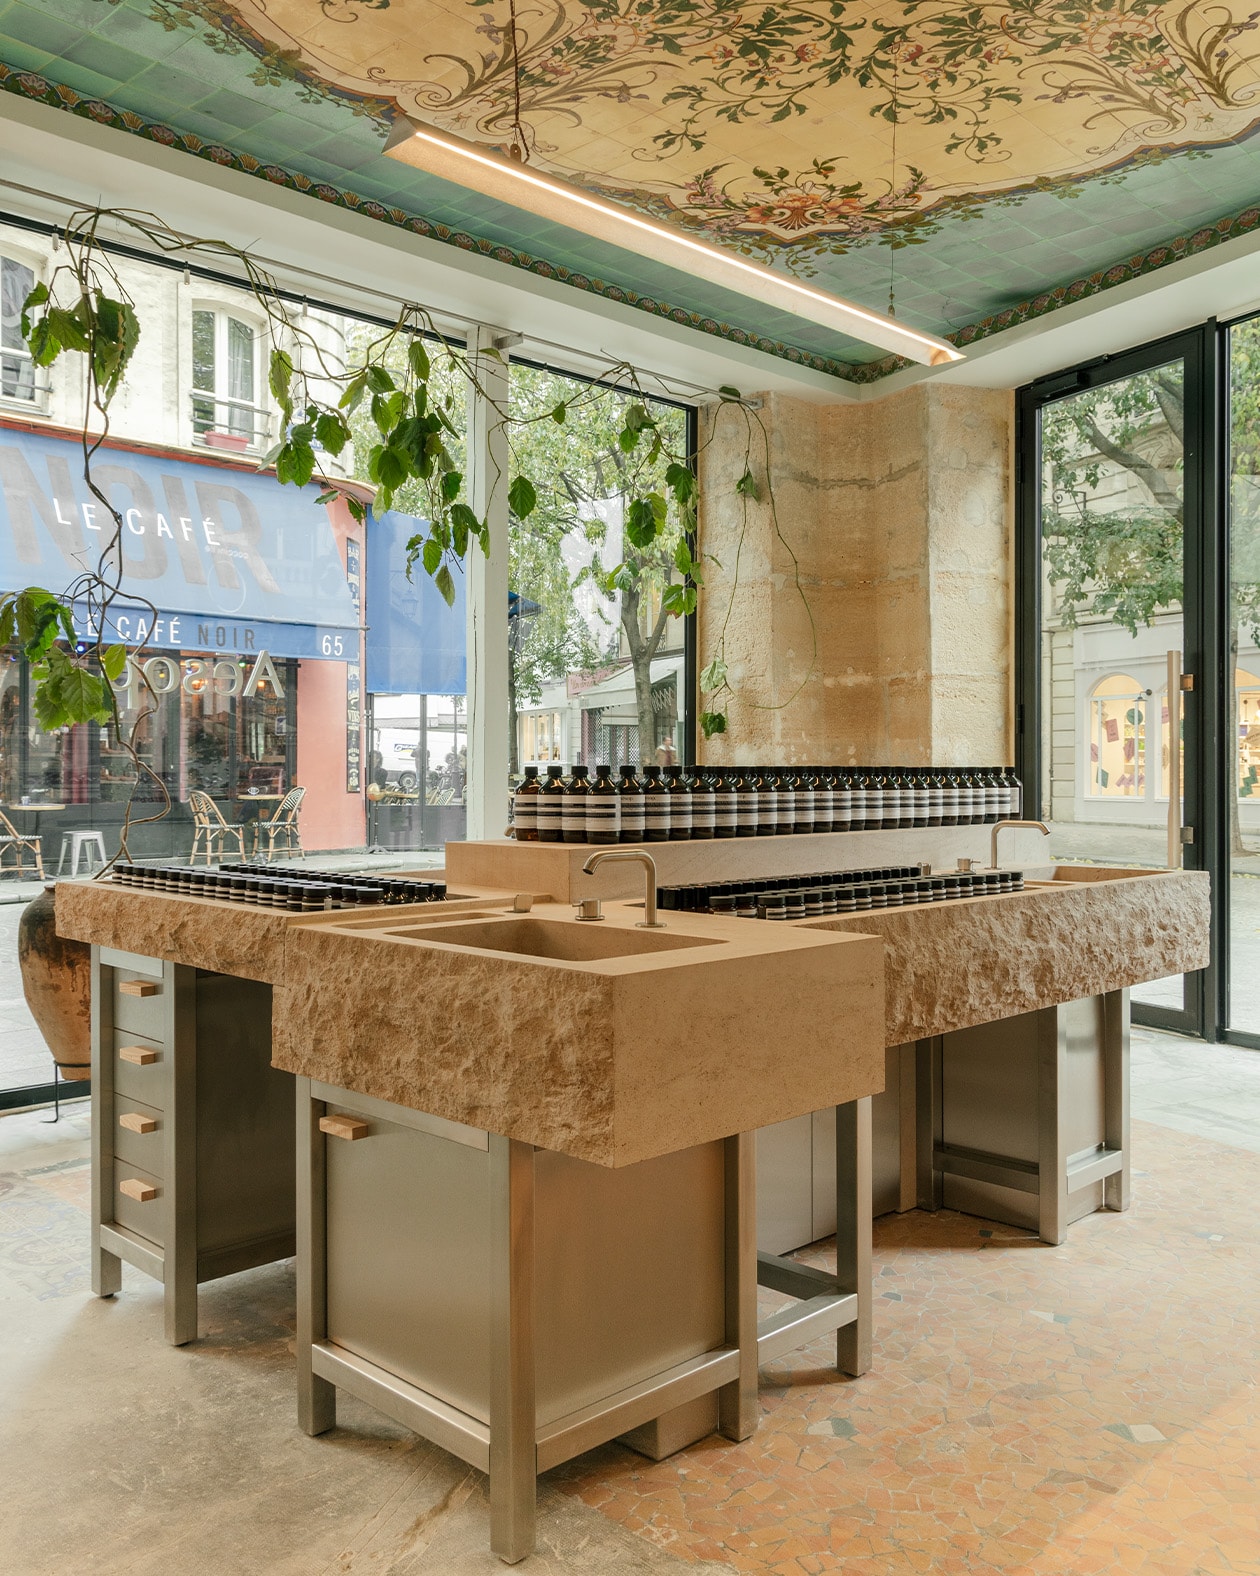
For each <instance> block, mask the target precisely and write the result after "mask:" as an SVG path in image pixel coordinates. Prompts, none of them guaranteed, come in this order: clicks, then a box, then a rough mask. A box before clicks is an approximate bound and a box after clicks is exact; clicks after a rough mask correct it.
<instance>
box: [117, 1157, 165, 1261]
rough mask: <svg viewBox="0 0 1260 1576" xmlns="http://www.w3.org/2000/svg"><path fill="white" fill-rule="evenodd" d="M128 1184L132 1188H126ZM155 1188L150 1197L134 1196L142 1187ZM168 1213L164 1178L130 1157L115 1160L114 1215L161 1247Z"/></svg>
mask: <svg viewBox="0 0 1260 1576" xmlns="http://www.w3.org/2000/svg"><path fill="white" fill-rule="evenodd" d="M124 1188H127V1189H129V1191H127V1192H124V1191H123V1189H124ZM141 1190H144V1191H148V1192H151V1194H152V1197H150V1198H147V1199H145V1198H137V1197H134V1196H133V1193H134V1192H138V1191H141ZM165 1217H166V1201H165V1190H164V1188H163V1186H162V1179H161V1178H160V1177H155V1176H153V1175H151V1173H149V1172H148V1171H145V1170H143V1169H142V1168H141V1167H140V1166H135V1165H132V1164H131V1162H130V1161H127V1160H121V1159H116V1160H115V1161H114V1219H115V1220H116V1221H117V1222H118V1224H119V1225H120V1226H126V1227H127V1229H128V1230H129V1231H134V1232H135V1233H136V1235H137V1236H141V1237H144V1238H145V1239H146V1240H147V1241H149V1242H152V1243H154V1244H155V1245H156V1246H157V1247H159V1248H160V1247H161V1246H162V1238H163V1235H164V1233H163V1230H162V1226H163V1222H164V1220H165Z"/></svg>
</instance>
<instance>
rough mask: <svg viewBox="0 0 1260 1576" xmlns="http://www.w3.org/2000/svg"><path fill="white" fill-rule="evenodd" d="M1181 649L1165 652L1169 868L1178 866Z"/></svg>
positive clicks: (1178, 867)
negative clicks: (1166, 669)
mask: <svg viewBox="0 0 1260 1576" xmlns="http://www.w3.org/2000/svg"><path fill="white" fill-rule="evenodd" d="M1182 690H1183V685H1182V678H1181V653H1180V651H1170V652H1169V653H1168V868H1169V869H1170V870H1180V869H1181V850H1182V846H1183V842H1184V838H1183V835H1182V825H1181V696H1182Z"/></svg>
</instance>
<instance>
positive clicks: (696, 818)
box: [687, 769, 717, 841]
mask: <svg viewBox="0 0 1260 1576" xmlns="http://www.w3.org/2000/svg"><path fill="white" fill-rule="evenodd" d="M687 787H688V793H689V795H690V798H691V835H692V837H693V838H694V839H696V840H697V841H698V840H700V839H701V838H703V839H705V840H706V841H707V840H708V839H709V838H711V837H712V836H713V835H714V833H715V831H716V829H717V828H716V821H717V804H716V799H717V795H716V794H715V793H714V791H713V784H712V782H711V781H710V780H709V774H708V773H707V772H704V771H702V770H700V769H697V770H695V771H693V772H692V774H691V781H690V782H689V783H688V785H687Z"/></svg>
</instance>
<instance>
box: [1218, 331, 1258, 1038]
mask: <svg viewBox="0 0 1260 1576" xmlns="http://www.w3.org/2000/svg"><path fill="white" fill-rule="evenodd" d="M1227 353H1228V358H1229V359H1228V367H1229V377H1228V390H1229V394H1228V397H1229V420H1228V424H1227V432H1228V443H1229V465H1228V491H1227V498H1226V501H1227V506H1228V511H1229V595H1228V598H1227V602H1226V620H1227V622H1226V641H1227V654H1226V657H1225V662H1224V667H1225V671H1226V675H1227V679H1228V683H1227V688H1226V695H1225V708H1226V710H1225V727H1224V730H1223V736H1224V739H1225V751H1226V759H1225V769H1224V777H1225V795H1226V816H1227V826H1226V828H1225V831H1226V838H1227V841H1226V852H1225V858H1226V860H1227V862H1228V863H1227V868H1228V879H1227V881H1226V882H1225V883H1224V885H1225V887H1226V892H1225V896H1226V900H1227V901H1226V905H1225V909H1226V914H1227V926H1226V929H1227V935H1228V948H1227V950H1228V959H1229V963H1228V969H1227V972H1226V978H1227V981H1228V988H1227V989H1228V994H1227V1000H1226V1011H1225V1023H1226V1026H1227V1028H1228V1029H1229V1030H1230V1031H1232V1032H1231V1038H1232V1037H1238V1038H1243V1039H1245V1040H1247V1041H1248V1042H1250V1043H1256V1044H1260V318H1249V319H1248V320H1247V321H1246V322H1243V323H1235V324H1234V325H1233V326H1232V327H1231V328H1230V329H1229V330H1228V334H1227Z"/></svg>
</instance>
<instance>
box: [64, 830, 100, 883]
mask: <svg viewBox="0 0 1260 1576" xmlns="http://www.w3.org/2000/svg"><path fill="white" fill-rule="evenodd" d="M67 848H68V849H69V851H70V874H71V875H72V876H77V875H78V873H79V854H80V852H82V853H83V854H84V855H85V859H84V863H85V864H86V866H87V869H86V870H85V871H84V872H83V873H84V875H89V876H90V875H91V874H92V871H93V870H94V869H95V868H96V865H100V866H103V865H104V863H105V839H104V838H103V837H102V836H101V834H100V833H99V832H64V833H63V834H62V838H61V857H60V858H59V859H58V860H57V874H58V875H60V874H61V870H62V866H63V865H64V864H65V862H66V850H67ZM93 858H95V860H96V865H94V864H93V863H92V861H93Z"/></svg>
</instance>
